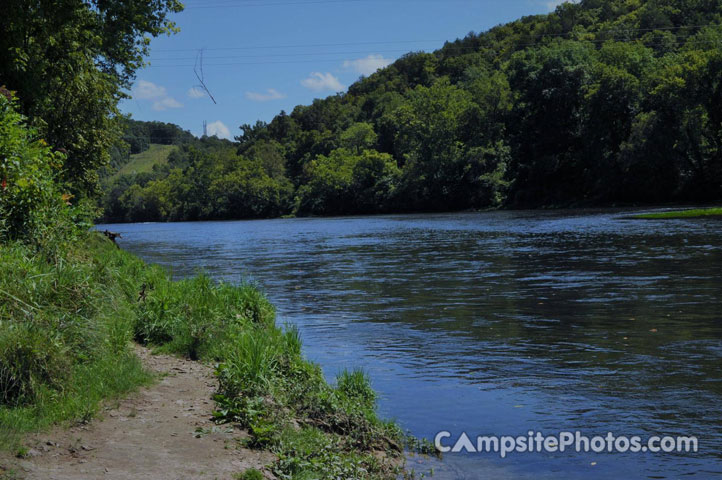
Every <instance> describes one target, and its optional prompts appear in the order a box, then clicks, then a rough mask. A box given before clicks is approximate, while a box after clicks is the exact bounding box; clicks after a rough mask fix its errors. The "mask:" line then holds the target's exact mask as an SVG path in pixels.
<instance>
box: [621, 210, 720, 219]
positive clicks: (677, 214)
mask: <svg viewBox="0 0 722 480" xmlns="http://www.w3.org/2000/svg"><path fill="white" fill-rule="evenodd" d="M701 217H719V218H722V207H715V208H693V209H689V210H675V211H671V212H658V213H644V214H641V215H635V216H634V217H632V218H637V219H642V220H657V219H675V218H701Z"/></svg>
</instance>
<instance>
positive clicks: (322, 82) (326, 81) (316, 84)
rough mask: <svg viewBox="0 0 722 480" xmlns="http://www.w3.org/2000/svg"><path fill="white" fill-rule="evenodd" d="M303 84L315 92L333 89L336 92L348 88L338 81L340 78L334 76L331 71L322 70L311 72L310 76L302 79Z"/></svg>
mask: <svg viewBox="0 0 722 480" xmlns="http://www.w3.org/2000/svg"><path fill="white" fill-rule="evenodd" d="M301 85H303V86H304V87H306V88H308V89H310V90H313V91H315V92H320V91H322V90H333V91H334V92H340V91H342V90H344V89H345V88H346V87H344V86H343V85H341V82H339V81H338V78H336V77H334V76H333V75H331V74H330V73H321V72H313V73H311V75H310V76H309V77H308V78H306V79H304V80H301Z"/></svg>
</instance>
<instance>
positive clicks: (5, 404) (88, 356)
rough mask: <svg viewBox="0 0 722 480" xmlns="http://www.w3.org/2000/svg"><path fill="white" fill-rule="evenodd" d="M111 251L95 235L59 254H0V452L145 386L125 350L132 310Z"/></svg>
mask: <svg viewBox="0 0 722 480" xmlns="http://www.w3.org/2000/svg"><path fill="white" fill-rule="evenodd" d="M113 250H114V248H113V247H112V246H109V245H105V242H104V241H103V240H102V239H100V238H97V237H96V236H95V235H90V236H87V237H84V238H83V240H82V244H80V245H77V246H76V248H74V249H72V250H67V251H65V252H64V253H63V254H58V252H57V251H56V252H53V254H52V255H47V254H46V253H44V252H43V250H38V249H37V248H34V247H30V246H26V245H20V244H10V245H3V246H0V448H6V449H7V448H14V447H15V446H16V445H17V443H18V442H19V440H20V439H21V437H22V435H23V434H24V433H26V432H28V431H32V430H37V429H41V428H45V427H47V426H49V425H51V424H53V423H57V422H60V421H66V420H73V421H83V420H87V419H88V418H90V417H91V416H92V415H93V414H94V413H95V411H96V410H97V408H98V405H99V402H100V401H101V400H103V399H105V398H108V397H113V396H117V395H121V394H123V393H126V392H128V391H129V390H132V389H133V388H135V387H137V386H138V385H141V384H143V383H145V382H147V381H148V380H149V379H150V377H149V375H148V374H146V373H145V372H144V371H143V369H142V366H141V365H140V362H139V361H138V359H137V358H136V357H135V355H133V353H132V352H131V350H130V340H131V339H132V335H133V323H134V312H135V306H134V305H133V302H132V296H131V295H130V291H131V290H132V288H130V287H128V286H127V285H126V288H123V282H122V281H120V280H121V278H122V277H123V276H124V275H125V272H124V271H123V268H121V266H122V265H127V264H130V263H133V261H131V260H130V259H126V260H124V262H123V263H122V264H121V263H118V259H117V258H116V256H117V253H116V252H114V251H113Z"/></svg>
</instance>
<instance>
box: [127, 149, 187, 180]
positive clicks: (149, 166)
mask: <svg viewBox="0 0 722 480" xmlns="http://www.w3.org/2000/svg"><path fill="white" fill-rule="evenodd" d="M175 148H176V146H175V145H159V144H156V143H153V144H151V145H150V146H149V148H148V150H145V151H144V152H142V153H136V154H133V155H131V156H130V161H129V162H128V163H126V164H125V165H123V166H122V167H121V168H120V170H118V172H117V173H115V175H128V174H133V173H149V172H152V171H153V167H154V166H155V165H165V164H166V163H168V156H169V155H170V153H171V152H172V151H173V150H174V149H175Z"/></svg>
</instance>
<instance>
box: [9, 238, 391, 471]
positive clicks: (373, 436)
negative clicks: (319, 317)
mask: <svg viewBox="0 0 722 480" xmlns="http://www.w3.org/2000/svg"><path fill="white" fill-rule="evenodd" d="M0 298H2V301H0V448H4V449H6V450H7V449H14V450H15V451H17V449H18V448H21V447H22V443H21V440H22V437H23V435H24V434H26V433H28V432H32V431H37V430H40V429H44V428H47V427H48V426H50V425H52V424H55V423H59V422H67V421H71V422H83V421H87V420H88V419H90V418H92V417H93V415H94V414H95V412H96V411H97V409H98V407H99V405H100V404H101V402H102V401H103V400H104V399H107V398H111V397H117V396H119V395H122V394H124V393H126V392H128V391H131V390H132V389H134V388H136V387H138V386H139V385H142V384H144V383H145V382H147V381H149V377H148V375H147V374H146V373H145V372H144V371H143V369H142V366H141V364H140V362H139V361H138V359H137V358H136V357H135V356H134V355H133V354H132V352H131V349H130V345H131V344H132V341H136V342H139V343H142V344H146V345H148V346H150V347H151V348H153V349H154V350H155V351H157V352H165V353H170V354H176V355H181V356H184V357H187V358H190V359H198V360H200V361H204V362H207V363H213V364H215V365H217V369H216V375H217V378H218V388H217V394H216V395H215V401H216V403H217V412H216V414H215V416H216V421H217V423H219V424H223V423H232V424H237V425H239V426H241V427H242V428H245V429H247V430H248V432H249V433H250V437H249V438H248V440H247V441H246V445H247V446H248V447H251V448H258V449H265V450H270V451H271V452H273V453H275V455H276V457H277V460H276V461H275V462H274V463H273V464H271V465H269V466H268V467H267V468H268V469H269V470H270V471H272V472H273V473H274V474H275V475H276V477H277V478H283V479H304V478H309V479H310V478H314V479H332V478H369V479H390V478H396V476H397V475H398V474H399V473H400V467H399V465H400V460H401V459H402V458H403V457H402V452H403V442H404V440H405V438H404V435H403V434H402V433H401V431H400V430H399V428H398V427H397V426H396V425H395V424H394V423H391V422H385V421H383V420H381V419H380V418H379V417H378V416H377V414H376V394H375V392H374V391H373V389H372V388H371V387H370V384H369V379H368V377H367V375H366V374H365V373H364V372H362V371H352V372H348V371H347V372H342V373H341V374H340V375H339V376H338V378H337V381H336V384H335V385H330V384H329V383H327V382H326V380H325V378H324V376H323V374H322V372H321V369H320V367H319V366H318V365H315V364H312V363H310V362H308V361H307V360H305V359H304V358H303V356H302V353H301V339H300V335H299V332H298V330H297V329H295V328H294V327H289V326H286V327H285V328H280V327H278V326H276V323H275V311H274V308H273V306H272V305H271V303H270V302H269V301H268V300H267V298H266V297H265V295H264V294H263V293H262V292H261V291H260V290H259V289H258V288H257V287H256V286H254V285H251V284H242V285H229V284H223V283H216V282H214V281H212V280H211V279H210V278H208V277H207V276H205V275H199V276H197V277H194V278H190V279H185V280H180V281H173V280H172V279H171V278H170V276H169V275H168V274H167V272H166V271H164V270H163V269H161V268H160V267H157V266H149V265H146V264H145V263H143V262H142V261H141V260H140V259H138V258H137V257H134V256H133V255H130V254H128V253H126V252H123V251H121V250H119V249H117V248H115V247H114V246H113V245H112V244H111V243H110V242H109V241H107V240H105V239H104V238H103V237H102V236H101V235H99V234H96V233H88V234H85V235H80V236H79V237H78V241H77V242H75V245H74V246H73V247H70V248H64V249H61V253H60V254H59V255H58V254H57V252H56V254H55V255H53V256H45V255H43V254H42V252H38V251H37V250H36V249H33V248H31V247H29V246H24V245H20V244H12V245H5V246H0ZM378 452H385V454H386V455H385V457H381V458H380V457H379V456H378ZM248 475H249V476H251V477H250V478H253V477H252V476H253V475H254V474H253V473H248Z"/></svg>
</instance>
